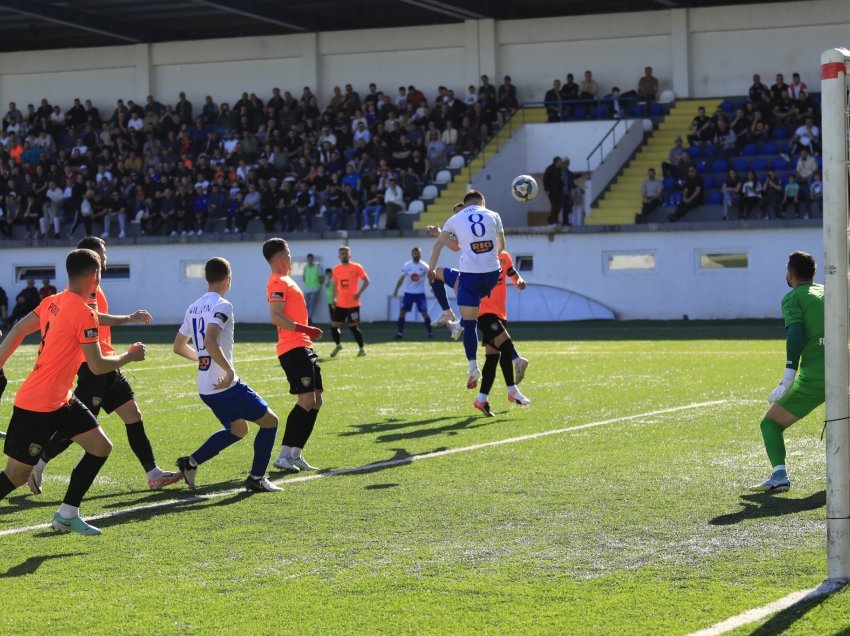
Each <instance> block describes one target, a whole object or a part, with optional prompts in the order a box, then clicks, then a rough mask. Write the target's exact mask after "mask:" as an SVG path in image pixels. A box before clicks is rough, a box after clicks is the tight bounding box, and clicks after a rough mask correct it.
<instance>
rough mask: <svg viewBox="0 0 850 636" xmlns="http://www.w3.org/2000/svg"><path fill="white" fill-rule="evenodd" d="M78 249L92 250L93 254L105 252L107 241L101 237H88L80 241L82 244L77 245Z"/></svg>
mask: <svg viewBox="0 0 850 636" xmlns="http://www.w3.org/2000/svg"><path fill="white" fill-rule="evenodd" d="M77 249H80V250H92V251H93V252H104V251H106V241H104V240H103V239H102V238H100V237H99V236H87V237H85V238H83V239H80V242H79V243H77Z"/></svg>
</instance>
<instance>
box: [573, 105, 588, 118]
mask: <svg viewBox="0 0 850 636" xmlns="http://www.w3.org/2000/svg"><path fill="white" fill-rule="evenodd" d="M570 119H573V120H576V121H582V120H584V119H587V109H586V108H585V107H584V106H577V107H576V109H575V110H574V111H573V112H572V115H570Z"/></svg>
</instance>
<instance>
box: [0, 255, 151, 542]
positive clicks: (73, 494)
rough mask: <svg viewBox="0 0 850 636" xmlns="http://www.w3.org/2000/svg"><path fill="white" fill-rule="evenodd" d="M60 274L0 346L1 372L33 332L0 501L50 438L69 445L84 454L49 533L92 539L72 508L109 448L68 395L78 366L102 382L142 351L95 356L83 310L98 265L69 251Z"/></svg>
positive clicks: (92, 331) (94, 330)
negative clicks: (57, 285) (62, 281)
mask: <svg viewBox="0 0 850 636" xmlns="http://www.w3.org/2000/svg"><path fill="white" fill-rule="evenodd" d="M65 269H66V271H67V273H68V289H66V290H65V291H62V292H60V293H58V294H55V295H52V296H48V297H47V298H45V299H44V300H43V301H41V303H40V304H39V305H38V307H36V308H35V309H34V310H33V311H31V312H30V313H29V314H27V315H26V316H25V317H24V318H22V319H21V320H20V321H19V322H17V323H16V324H15V326H14V327H12V330H11V332H10V333H9V335H8V336H6V338H5V340H3V342H2V343H0V367H2V366H3V365H4V364H5V362H6V360H8V358H9V356H10V355H12V353H13V352H14V351H15V350H16V349H17V348H18V346H19V345H20V344H21V342H22V341H23V339H24V338H25V337H26V336H27V335H29V334H31V333H33V332H35V331H38V330H39V329H40V330H41V344H40V345H39V347H38V357H37V358H36V361H35V366H34V367H33V370H32V371H31V372H30V374H29V375H28V376H27V378H26V380H24V382H23V384H22V385H21V387H20V388H19V389H18V392H17V395H15V404H14V407H13V410H12V418H11V420H10V421H9V431H8V437H7V438H6V442H5V446H4V448H3V451H4V452H5V454H6V455H7V456H8V460H7V462H6V469H5V470H4V471H3V472H2V473H0V499H2V498H3V497H5V496H6V495H8V494H9V493H10V492H12V491H13V490H14V489H15V488H18V487H19V486H23V485H24V484H25V483H26V482H27V479H28V478H29V476H30V472H31V471H32V467H33V465H34V464H35V463H36V461H37V460H38V457H39V455H40V454H41V451H42V449H43V448H44V447H45V446H46V445H47V443H48V442H49V441H50V439H51V438H52V437H54V436H57V437H58V438H59V439H68V440H71V441H74V442H76V443H77V444H79V445H80V446H82V447H83V450H84V451H85V454H84V455H83V457H82V459H80V461H79V462H78V463H77V465H76V466H75V467H74V470H73V471H71V479H70V481H69V483H68V490H67V491H66V493H65V499H63V501H62V505H61V506H60V507H59V510H58V511H57V512H56V514H55V515H54V516H53V523H52V525H53V528H54V529H55V530H57V531H59V532H72V531H73V532H77V533H79V534H83V535H98V534H101V531H100V529H98V528H95V527H94V526H91V525H89V524H88V523H86V522H85V521H83V519H82V518H81V517H80V502H81V501H82V499H83V497H84V496H85V494H86V493H87V492H88V490H89V488H91V485H92V484H93V483H94V480H95V477H97V474H98V472H100V469H101V468H102V467H103V465H104V464H105V463H106V458H107V457H108V456H109V453H110V451H111V450H112V442H110V441H109V438H108V437H107V436H106V433H104V432H103V429H102V428H100V426H99V425H98V423H97V418H95V416H94V415H92V413H91V411H89V410H88V409H87V408H86V407H85V405H84V404H83V403H82V402H81V401H80V400H79V399H77V398H76V397H75V396H74V394H73V392H72V391H71V388H72V387H73V385H74V376H76V374H77V369H79V367H80V362H81V361H82V360H85V361H86V363H87V364H88V366H89V368H90V369H91V371H92V373H94V374H95V375H104V374H107V373H110V372H112V371H115V370H116V369H118V368H120V367H122V366H124V365H125V364H128V363H129V362H136V361H141V360H144V359H145V346H144V345H143V344H141V343H138V342H137V343H136V344H134V345H132V346H131V347H130V348H129V350H128V351H127V353H124V354H122V355H120V356H119V355H112V354H110V355H103V354H102V353H101V349H100V344H99V342H98V341H99V338H98V322H97V313H96V312H95V311H94V310H93V309H92V308H91V307H89V306H88V305H86V300H88V298H89V297H90V295H91V294H93V293H95V290H96V289H97V287H98V284H99V283H100V257H99V256H98V255H97V254H95V253H94V252H92V251H91V250H86V249H77V250H74V251H73V252H71V253H70V254H68V257H67V258H66V259H65Z"/></svg>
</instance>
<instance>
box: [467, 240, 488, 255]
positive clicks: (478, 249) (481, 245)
mask: <svg viewBox="0 0 850 636" xmlns="http://www.w3.org/2000/svg"><path fill="white" fill-rule="evenodd" d="M469 249H471V250H472V251H473V252H475V253H476V254H486V253H487V252H492V251H493V241H475V242H474V243H470V244H469Z"/></svg>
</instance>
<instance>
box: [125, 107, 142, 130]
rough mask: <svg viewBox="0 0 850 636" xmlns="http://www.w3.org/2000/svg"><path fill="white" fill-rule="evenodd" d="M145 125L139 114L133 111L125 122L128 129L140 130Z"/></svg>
mask: <svg viewBox="0 0 850 636" xmlns="http://www.w3.org/2000/svg"><path fill="white" fill-rule="evenodd" d="M144 127H145V122H144V121H143V120H142V118H141V117H139V114H138V113H137V112H135V111H133V114H132V115H130V121H128V122H127V128H129V129H130V130H141V129H142V128H144Z"/></svg>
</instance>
